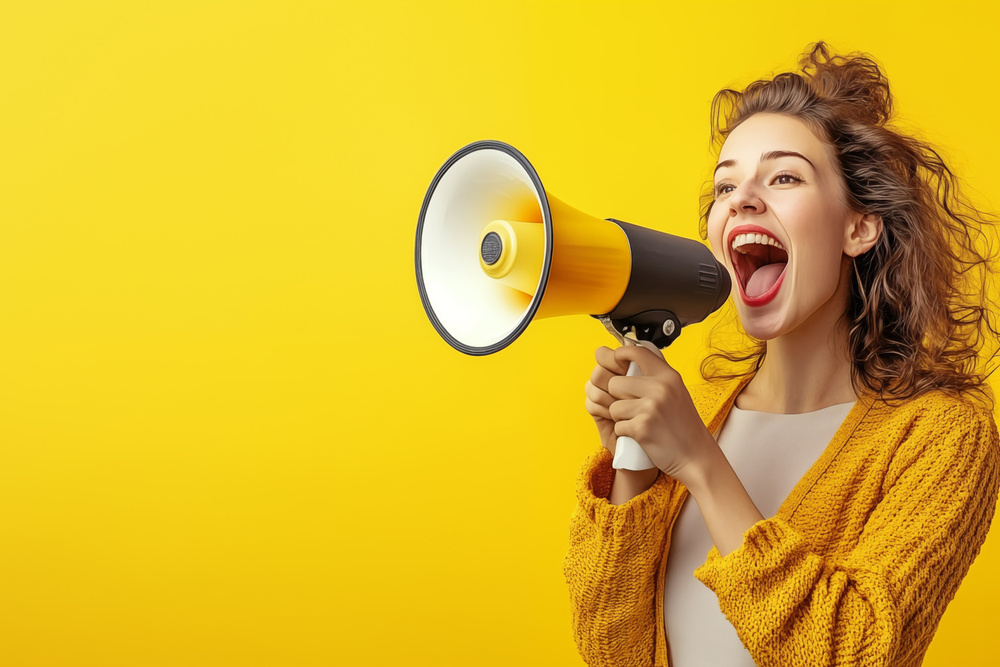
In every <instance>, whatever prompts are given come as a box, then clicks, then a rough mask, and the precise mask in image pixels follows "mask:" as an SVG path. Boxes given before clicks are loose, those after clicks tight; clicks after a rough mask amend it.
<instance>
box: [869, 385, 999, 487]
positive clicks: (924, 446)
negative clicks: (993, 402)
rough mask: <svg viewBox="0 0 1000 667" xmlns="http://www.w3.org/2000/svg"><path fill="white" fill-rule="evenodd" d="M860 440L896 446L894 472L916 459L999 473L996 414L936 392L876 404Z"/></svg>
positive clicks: (981, 406)
mask: <svg viewBox="0 0 1000 667" xmlns="http://www.w3.org/2000/svg"><path fill="white" fill-rule="evenodd" d="M864 421H865V422H867V423H866V424H865V427H864V428H860V425H859V429H858V430H859V431H860V432H859V434H858V435H859V436H861V437H867V438H871V439H872V440H877V441H879V442H881V443H895V453H894V455H893V457H892V459H893V463H892V465H891V466H890V471H892V470H895V471H897V472H902V470H904V469H906V468H908V467H909V466H911V465H913V464H914V463H916V462H917V461H918V460H936V461H937V462H938V463H939V464H940V465H949V466H966V465H969V466H976V467H985V468H988V469H992V470H997V469H1000V443H998V437H997V426H996V421H995V419H994V416H993V411H992V410H991V409H990V408H988V407H987V406H985V405H983V404H982V403H980V402H977V401H975V400H973V399H971V398H969V397H966V396H961V395H955V394H948V393H944V392H941V391H932V392H928V393H926V394H922V395H921V396H918V397H915V398H913V399H910V400H907V401H905V402H903V403H900V404H896V405H887V404H884V403H881V402H877V403H875V404H873V406H872V409H871V410H870V415H869V418H868V419H865V420H864Z"/></svg>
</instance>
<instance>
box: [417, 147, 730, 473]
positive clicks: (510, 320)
mask: <svg viewBox="0 0 1000 667" xmlns="http://www.w3.org/2000/svg"><path fill="white" fill-rule="evenodd" d="M416 271H417V286H418V288H419V290H420V299H421V301H422V302H423V306H424V310H425V311H426V312H427V316H428V318H430V321H431V324H433V326H434V328H435V329H436V330H437V332H438V333H439V334H440V335H441V337H442V338H444V339H445V340H446V341H447V342H448V343H449V344H450V345H451V346H452V347H454V348H455V349H457V350H459V351H461V352H464V353H466V354H472V355H485V354H492V353H494V352H497V351H499V350H502V349H503V348H505V347H507V346H508V345H510V344H511V343H512V342H513V341H514V340H515V339H516V338H517V337H518V336H520V335H521V334H522V333H523V332H524V330H525V329H526V328H527V326H528V324H529V323H530V322H531V321H532V319H534V318H536V317H554V316H559V315H571V314H588V315H593V316H594V317H597V318H598V319H600V320H601V321H602V322H603V323H604V324H605V326H606V327H608V329H609V331H611V332H612V333H613V334H614V335H615V336H616V337H617V338H618V339H619V341H622V342H627V341H628V340H630V339H631V340H634V341H637V342H639V343H640V344H645V345H646V346H648V347H651V348H653V349H656V348H662V347H666V346H667V345H669V344H670V343H671V342H673V341H674V339H676V338H677V336H678V335H680V331H681V328H682V327H684V326H686V325H688V324H691V323H693V322H700V321H701V320H703V319H705V318H706V317H708V315H709V314H711V313H712V312H714V311H715V310H716V309H718V308H719V307H720V306H721V305H722V304H723V303H724V302H725V300H726V299H727V298H728V296H729V292H730V289H731V282H730V278H729V272H728V271H727V270H726V268H725V267H724V266H723V265H721V264H719V263H718V262H717V261H716V260H715V258H714V257H713V256H712V253H711V252H710V251H709V250H708V248H706V247H705V246H704V245H702V244H701V243H698V242H697V241H692V240H690V239H685V238H681V237H678V236H673V235H671V234H664V233H662V232H657V231H655V230H651V229H646V228H644V227H639V226H638V225H632V224H629V223H626V222H622V221H620V220H613V219H608V220H604V219H601V218H597V217H594V216H590V215H587V214H586V213H582V212H580V211H578V210H576V209H574V208H573V207H571V206H568V205H566V204H564V203H563V202H561V201H559V200H558V199H556V198H555V197H553V196H552V195H551V194H550V193H548V192H546V191H545V189H544V188H543V187H542V182H541V179H539V177H538V173H537V172H536V171H535V169H534V168H533V167H532V166H531V163H530V162H528V160H527V158H525V157H524V155H522V154H521V153H520V152H519V151H518V150H517V149H515V148H514V147H513V146H510V145H509V144H505V143H503V142H500V141H478V142H476V143H472V144H469V145H468V146H465V147H464V148H462V149H460V150H459V151H458V152H456V153H455V154H454V155H452V156H451V157H450V158H449V159H448V160H447V162H445V164H444V165H443V166H442V167H441V168H440V169H439V170H438V172H437V174H436V175H435V176H434V180H433V181H431V185H430V187H429V188H428V190H427V194H426V195H425V197H424V202H423V206H422V207H421V209H420V218H419V220H418V222H417V239H416ZM626 336H629V338H625V337H626ZM629 374H630V375H636V374H638V367H637V366H636V365H635V364H632V366H631V367H630V369H629ZM614 465H615V467H617V468H629V469H632V470H641V469H645V468H651V467H653V464H652V462H651V461H650V460H649V458H648V457H647V456H646V455H645V453H644V452H643V451H642V449H641V448H640V447H639V446H638V444H637V443H635V441H634V440H632V439H631V438H619V440H618V443H617V446H616V449H615V462H614Z"/></svg>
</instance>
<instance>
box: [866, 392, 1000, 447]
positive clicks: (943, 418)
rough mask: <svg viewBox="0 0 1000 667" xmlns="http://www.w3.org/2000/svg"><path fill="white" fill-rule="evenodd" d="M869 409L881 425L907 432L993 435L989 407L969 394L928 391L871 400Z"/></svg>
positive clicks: (993, 430) (991, 413)
mask: <svg viewBox="0 0 1000 667" xmlns="http://www.w3.org/2000/svg"><path fill="white" fill-rule="evenodd" d="M873 412H875V413H876V414H877V415H878V416H879V417H880V418H879V422H881V424H882V425H883V426H884V427H889V428H893V429H903V430H905V431H906V432H907V433H909V434H911V435H915V434H922V433H926V434H945V433H965V434H968V435H973V434H978V435H980V436H982V437H989V436H990V435H991V434H992V435H993V436H994V437H995V435H996V421H995V419H994V417H993V411H992V410H991V409H990V408H989V407H987V406H985V405H983V404H982V403H981V402H978V401H975V400H973V399H972V398H970V397H967V396H963V395H956V394H950V393H945V392H942V391H930V392H927V393H925V394H922V395H920V396H917V397H915V398H912V399H909V400H907V401H904V402H902V403H899V404H885V403H882V402H875V404H874V405H873Z"/></svg>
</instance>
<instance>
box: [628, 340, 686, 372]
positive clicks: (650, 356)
mask: <svg viewBox="0 0 1000 667" xmlns="http://www.w3.org/2000/svg"><path fill="white" fill-rule="evenodd" d="M614 355H615V361H617V362H619V363H620V364H623V365H624V367H625V369H626V371H627V369H628V365H629V363H631V362H633V361H634V362H635V363H636V364H638V365H639V370H641V371H642V374H643V375H654V374H656V373H661V372H663V371H666V370H670V371H673V368H671V366H670V364H668V363H667V360H666V359H664V358H663V355H662V354H661V353H659V352H653V351H652V350H650V349H649V348H646V347H642V346H640V345H624V346H622V347H619V348H618V349H616V350H615V351H614Z"/></svg>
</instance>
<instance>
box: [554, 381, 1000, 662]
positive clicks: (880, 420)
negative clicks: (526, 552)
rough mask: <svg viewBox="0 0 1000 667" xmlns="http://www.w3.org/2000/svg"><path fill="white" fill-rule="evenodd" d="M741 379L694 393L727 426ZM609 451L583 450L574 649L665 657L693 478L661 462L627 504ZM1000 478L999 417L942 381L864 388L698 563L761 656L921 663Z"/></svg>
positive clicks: (603, 657)
mask: <svg viewBox="0 0 1000 667" xmlns="http://www.w3.org/2000/svg"><path fill="white" fill-rule="evenodd" d="M743 384H745V380H744V381H727V382H722V383H710V384H706V385H704V386H703V387H701V388H699V389H698V390H697V391H695V392H693V393H692V396H693V398H694V401H695V405H696V406H697V407H698V410H699V412H700V413H701V416H702V419H703V420H704V422H705V424H706V426H708V428H709V430H710V431H712V432H713V433H715V432H717V431H718V429H719V427H720V426H721V425H722V422H723V421H724V419H725V417H726V415H727V414H728V413H729V409H730V407H731V406H732V404H733V402H734V401H735V399H736V395H737V394H738V393H739V390H740V389H741V388H742V386H743ZM612 479H613V470H612V468H611V455H610V454H609V453H608V452H607V450H605V449H603V448H602V449H601V450H600V451H598V452H597V453H596V454H594V455H593V456H592V457H591V458H590V459H589V460H588V461H587V463H586V465H585V466H584V468H583V471H582V473H581V477H580V482H579V485H578V494H577V495H578V504H577V508H576V511H575V512H574V514H573V519H572V524H571V528H570V546H569V551H568V553H567V554H566V558H565V562H564V572H565V575H566V582H567V584H568V585H569V590H570V598H571V603H572V609H573V628H574V634H575V639H576V642H577V647H578V648H579V651H580V654H581V655H582V656H583V659H584V661H585V662H586V663H587V664H588V665H591V666H596V665H658V666H665V665H667V664H668V660H667V639H668V638H667V637H665V636H664V625H663V595H664V590H663V589H664V579H665V575H666V561H667V559H666V554H667V553H668V551H669V548H670V533H671V529H672V527H673V523H674V520H675V519H676V518H677V515H678V513H679V511H680V507H681V503H682V502H683V500H684V499H685V497H686V496H687V494H688V491H687V489H685V488H684V487H683V485H681V484H680V483H678V482H677V481H676V480H674V479H672V478H670V477H668V476H667V475H665V474H662V473H661V474H660V476H659V478H658V479H657V480H656V482H655V483H654V484H653V486H652V487H650V489H649V490H647V491H646V492H644V493H642V494H640V495H639V496H637V497H635V498H633V499H632V500H630V501H628V502H626V503H624V504H622V505H618V506H615V505H611V504H610V503H608V501H607V496H608V493H609V491H610V488H611V481H612ZM998 484H1000V446H998V442H997V429H996V424H995V423H994V421H993V416H992V414H991V413H990V412H989V411H987V410H985V409H984V408H982V407H978V406H976V405H974V404H972V403H970V402H967V401H964V400H962V399H959V398H954V397H950V396H946V395H944V394H941V393H938V392H935V393H931V394H927V395H924V396H922V397H919V398H916V399H913V400H912V401H909V402H908V403H906V404H904V405H902V406H896V407H892V406H888V405H886V404H884V403H882V402H880V401H877V400H873V399H871V398H862V399H860V400H859V401H858V402H857V404H856V405H855V406H854V407H853V408H852V409H851V412H850V413H849V414H848V416H847V418H846V419H845V420H844V423H843V424H842V425H841V426H840V428H839V430H838V431H837V433H836V435H835V436H834V438H833V440H832V441H831V442H830V444H829V446H828V447H827V448H826V450H825V451H824V452H823V454H822V455H821V456H820V458H819V459H818V460H817V461H816V463H814V464H813V466H812V467H811V468H810V469H809V471H808V472H807V473H806V474H805V476H803V478H802V479H801V480H800V481H799V482H798V484H797V485H796V486H795V488H794V489H793V490H792V492H791V494H789V496H788V498H787V499H786V500H785V502H784V503H783V504H782V505H781V508H780V509H779V510H778V513H777V515H776V516H774V517H772V518H767V519H764V520H763V521H760V522H758V523H757V524H755V525H754V526H752V527H751V528H750V529H749V530H747V532H746V533H745V534H744V537H743V544H742V545H741V546H740V547H739V548H738V549H737V550H736V551H734V552H732V553H730V554H728V555H727V556H725V557H722V556H720V555H719V552H718V550H716V549H715V548H714V547H713V548H712V550H711V551H709V552H708V555H707V560H706V562H705V564H704V565H702V566H701V567H700V568H698V569H697V570H696V571H695V572H694V575H695V576H696V577H697V578H698V579H699V580H700V581H701V582H702V583H704V584H705V585H706V586H708V587H709V588H710V589H711V590H712V591H714V592H715V594H716V595H717V596H718V598H719V605H720V607H721V609H722V611H723V613H725V615H726V617H727V618H728V619H729V622H730V623H732V624H733V627H735V629H736V632H737V634H738V635H739V637H740V639H741V640H742V641H743V643H744V644H745V645H746V647H747V648H748V649H749V651H750V653H751V655H752V656H753V658H754V660H755V661H756V663H757V664H758V665H761V666H776V667H795V666H798V665H803V666H809V667H813V666H818V665H893V666H894V667H895V666H899V667H906V666H911V665H919V664H920V663H921V662H922V660H923V656H924V653H925V652H926V650H927V647H928V645H929V644H930V641H931V638H932V637H933V636H934V631H935V629H936V628H937V624H938V621H939V620H940V619H941V615H942V614H943V613H944V610H945V607H946V606H947V605H948V603H949V602H950V601H951V599H952V598H953V597H954V596H955V592H956V591H957V590H958V585H959V583H961V581H962V578H963V577H964V576H965V573H966V572H967V571H968V569H969V566H970V565H971V564H972V561H973V560H974V559H975V557H976V555H977V554H978V553H979V548H980V547H981V546H982V543H983V541H984V540H985V539H986V533H987V530H988V529H989V525H990V520H991V519H992V517H993V511H994V508H995V506H996V499H997V492H998Z"/></svg>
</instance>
